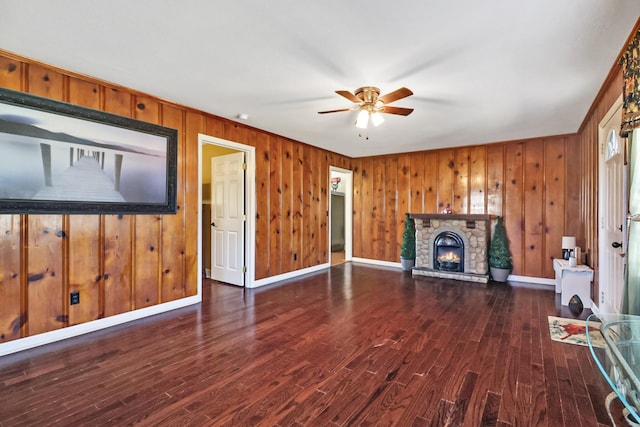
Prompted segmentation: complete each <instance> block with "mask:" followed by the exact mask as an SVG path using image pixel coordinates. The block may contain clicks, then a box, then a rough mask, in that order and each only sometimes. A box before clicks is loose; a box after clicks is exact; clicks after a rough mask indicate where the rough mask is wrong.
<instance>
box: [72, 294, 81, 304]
mask: <svg viewBox="0 0 640 427" xmlns="http://www.w3.org/2000/svg"><path fill="white" fill-rule="evenodd" d="M69 297H70V298H69V300H70V301H69V302H70V303H71V305H74V304H80V292H71V294H70V296H69Z"/></svg>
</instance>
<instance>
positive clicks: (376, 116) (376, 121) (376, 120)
mask: <svg viewBox="0 0 640 427" xmlns="http://www.w3.org/2000/svg"><path fill="white" fill-rule="evenodd" d="M382 122H384V117H382V114H380V112H379V111H376V112H374V113H372V114H371V123H373V125H374V126H378V125H380V124H381V123H382Z"/></svg>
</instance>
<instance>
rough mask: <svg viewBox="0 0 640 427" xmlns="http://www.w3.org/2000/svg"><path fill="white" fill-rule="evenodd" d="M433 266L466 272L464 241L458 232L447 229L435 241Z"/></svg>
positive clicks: (437, 268)
mask: <svg viewBox="0 0 640 427" xmlns="http://www.w3.org/2000/svg"><path fill="white" fill-rule="evenodd" d="M433 266H434V269H436V270H443V271H454V272H460V273H462V272H464V242H463V241H462V239H461V238H460V236H458V235H457V234H456V233H452V232H450V231H445V232H443V233H440V234H438V236H437V237H436V238H435V240H434V242H433Z"/></svg>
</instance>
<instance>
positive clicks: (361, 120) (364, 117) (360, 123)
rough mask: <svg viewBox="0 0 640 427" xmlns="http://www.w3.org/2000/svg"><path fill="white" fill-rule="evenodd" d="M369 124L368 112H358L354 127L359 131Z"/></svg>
mask: <svg viewBox="0 0 640 427" xmlns="http://www.w3.org/2000/svg"><path fill="white" fill-rule="evenodd" d="M368 124H369V112H368V111H367V110H360V112H359V113H358V118H357V119H356V127H357V128H360V129H366V128H367V125H368Z"/></svg>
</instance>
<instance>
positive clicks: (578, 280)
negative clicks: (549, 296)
mask: <svg viewBox="0 0 640 427" xmlns="http://www.w3.org/2000/svg"><path fill="white" fill-rule="evenodd" d="M553 270H554V271H555V272H556V293H557V294H558V293H559V294H562V295H561V297H560V300H561V301H562V305H569V300H570V299H571V297H573V296H574V295H578V297H580V299H581V300H582V305H583V306H584V308H591V281H592V280H593V270H592V269H590V268H589V266H587V265H576V266H574V267H570V266H569V261H567V260H564V259H557V258H556V259H554V260H553Z"/></svg>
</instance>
